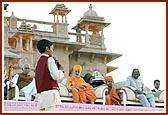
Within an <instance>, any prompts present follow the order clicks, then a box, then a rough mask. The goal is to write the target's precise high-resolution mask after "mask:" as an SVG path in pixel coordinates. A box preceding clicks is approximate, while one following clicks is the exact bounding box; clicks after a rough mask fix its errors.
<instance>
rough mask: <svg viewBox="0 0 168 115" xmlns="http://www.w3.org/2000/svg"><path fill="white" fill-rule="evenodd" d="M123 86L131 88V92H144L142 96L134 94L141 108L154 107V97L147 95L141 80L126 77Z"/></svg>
mask: <svg viewBox="0 0 168 115" xmlns="http://www.w3.org/2000/svg"><path fill="white" fill-rule="evenodd" d="M125 86H126V87H129V88H131V89H132V90H133V91H136V90H140V91H143V92H144V94H136V97H137V98H138V99H139V100H140V102H141V104H142V106H145V107H155V99H154V95H153V94H149V93H147V90H146V88H145V86H144V82H143V81H142V79H140V78H138V79H134V78H133V77H132V76H128V77H127V81H126V83H125Z"/></svg>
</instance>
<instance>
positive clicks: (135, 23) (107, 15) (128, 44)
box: [3, 2, 166, 90]
mask: <svg viewBox="0 0 168 115" xmlns="http://www.w3.org/2000/svg"><path fill="white" fill-rule="evenodd" d="M4 3H5V2H4ZM6 3H7V2H6ZM63 3H64V4H65V6H66V7H67V8H68V10H71V12H69V13H68V15H67V21H68V24H69V26H68V31H69V32H75V30H72V27H74V26H75V25H76V23H77V22H78V20H79V19H81V18H82V17H83V14H84V13H85V12H86V11H87V10H89V5H90V4H92V7H93V8H92V10H94V11H96V13H97V14H98V16H101V17H104V19H105V22H107V23H110V25H109V26H107V27H106V28H105V29H104V37H105V46H106V48H107V50H106V51H107V52H111V53H118V54H122V56H121V57H119V58H117V59H115V60H114V61H112V62H110V63H108V64H107V65H109V66H115V67H118V69H116V70H114V71H112V72H111V73H109V74H107V75H112V76H113V79H114V82H120V81H125V80H126V78H127V77H128V76H129V75H131V73H132V70H133V69H134V68H138V69H139V71H140V74H141V76H140V77H141V79H143V81H144V83H145V85H146V86H148V87H149V88H151V89H153V88H154V86H153V81H154V80H155V79H159V80H160V81H161V85H160V89H161V90H164V89H165V88H166V2H144V3H143V2H101V3H98V2H85V3H81V2H76V3H74V2H72V3H70V2H67V3H65V2H63ZM8 4H9V6H8V12H5V11H4V12H3V14H4V15H5V16H10V15H11V14H12V12H14V15H15V16H16V17H18V18H24V19H32V20H39V21H47V22H53V15H51V14H49V13H50V11H51V10H52V9H54V7H55V5H56V4H61V2H59V3H58V2H46V3H43V2H39V3H34V2H33V3H25V2H24V3H18V2H9V3H8Z"/></svg>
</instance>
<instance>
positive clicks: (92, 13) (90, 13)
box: [83, 4, 98, 17]
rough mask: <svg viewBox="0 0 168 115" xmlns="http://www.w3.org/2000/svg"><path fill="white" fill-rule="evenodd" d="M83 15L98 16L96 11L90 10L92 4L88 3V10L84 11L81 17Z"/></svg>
mask: <svg viewBox="0 0 168 115" xmlns="http://www.w3.org/2000/svg"><path fill="white" fill-rule="evenodd" d="M85 16H94V17H97V16H98V15H97V13H96V12H95V11H94V10H92V4H90V6H89V10H88V11H86V12H85V13H84V15H83V17H85Z"/></svg>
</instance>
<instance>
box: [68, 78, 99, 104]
mask: <svg viewBox="0 0 168 115" xmlns="http://www.w3.org/2000/svg"><path fill="white" fill-rule="evenodd" d="M66 86H70V87H72V90H71V91H72V97H73V101H74V102H75V103H86V102H87V99H88V100H89V101H91V103H92V102H95V101H96V94H95V91H94V89H93V88H92V87H91V86H90V85H89V84H88V83H86V82H85V81H84V80H83V78H81V77H73V76H71V77H69V78H68V79H67V83H66ZM80 86H83V87H84V89H82V88H80Z"/></svg>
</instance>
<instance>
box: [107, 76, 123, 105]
mask: <svg viewBox="0 0 168 115" xmlns="http://www.w3.org/2000/svg"><path fill="white" fill-rule="evenodd" d="M104 80H105V82H106V85H107V86H108V92H107V94H106V105H120V104H121V99H120V97H119V95H118V92H117V90H116V88H115V87H114V80H113V78H112V76H106V77H104Z"/></svg>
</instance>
